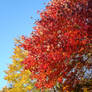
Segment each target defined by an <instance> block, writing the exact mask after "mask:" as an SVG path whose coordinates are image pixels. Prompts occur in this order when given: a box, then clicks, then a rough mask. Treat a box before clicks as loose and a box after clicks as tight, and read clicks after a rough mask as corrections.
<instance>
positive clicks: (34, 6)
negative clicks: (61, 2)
mask: <svg viewBox="0 0 92 92" xmlns="http://www.w3.org/2000/svg"><path fill="white" fill-rule="evenodd" d="M48 1H50V0H0V89H1V88H2V87H3V86H4V85H6V84H7V82H6V81H5V80H4V79H3V78H4V76H5V74H4V72H3V71H4V70H7V66H8V64H10V63H11V59H10V58H9V57H10V56H11V55H12V54H13V53H12V52H13V47H14V41H13V39H14V38H16V37H19V36H21V35H26V36H28V35H29V34H30V33H31V32H32V31H33V29H32V27H33V26H34V25H33V22H34V20H32V19H30V16H33V17H34V18H35V19H38V18H39V15H38V14H37V10H40V9H43V8H44V7H45V5H44V4H43V3H44V2H46V3H47V2H48Z"/></svg>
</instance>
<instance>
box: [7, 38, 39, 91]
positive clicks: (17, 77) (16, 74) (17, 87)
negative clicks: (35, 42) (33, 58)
mask: <svg viewBox="0 0 92 92" xmlns="http://www.w3.org/2000/svg"><path fill="white" fill-rule="evenodd" d="M21 42H22V40H21V39H19V40H18V39H16V40H15V48H14V52H13V53H14V54H13V55H12V56H11V58H12V64H10V65H9V66H8V70H7V71H5V73H6V76H5V80H7V81H8V83H9V84H11V85H12V86H11V89H9V90H8V91H6V92H28V91H30V90H36V89H35V87H34V81H32V80H31V79H30V74H31V73H30V72H29V70H23V64H21V62H22V61H23V60H24V58H25V57H26V56H27V52H26V51H25V50H23V49H22V48H21V47H20V46H19V45H20V43H21ZM39 91H40V90H36V92H39ZM32 92H34V91H32Z"/></svg>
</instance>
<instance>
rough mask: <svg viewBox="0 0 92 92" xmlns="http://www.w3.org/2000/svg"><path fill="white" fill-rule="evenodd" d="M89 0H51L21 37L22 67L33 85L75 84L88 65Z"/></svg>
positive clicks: (40, 86)
mask: <svg viewBox="0 0 92 92" xmlns="http://www.w3.org/2000/svg"><path fill="white" fill-rule="evenodd" d="M87 7H88V0H52V1H50V2H49V3H48V5H47V6H46V9H45V10H43V11H42V12H40V18H41V19H40V20H38V21H36V26H35V27H34V30H35V31H34V32H32V33H31V36H30V37H23V38H24V43H23V44H22V45H21V46H22V47H23V48H24V49H25V50H27V51H28V56H27V58H25V60H24V61H23V64H24V65H25V69H29V70H30V72H31V73H32V74H31V76H30V78H31V79H36V80H37V83H36V87H38V88H52V87H53V86H55V85H56V83H57V82H58V83H61V84H62V85H63V86H66V85H67V88H74V87H75V86H76V85H77V84H78V83H79V81H80V79H81V77H83V73H82V72H83V71H82V69H83V67H84V66H85V67H90V64H88V62H86V61H87V58H86V55H87V53H89V49H91V48H92V46H91V45H90V44H91V40H92V38H91V36H90V37H89V35H90V32H91V31H90V32H89V30H88V28H89V25H88V14H87Z"/></svg>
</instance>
